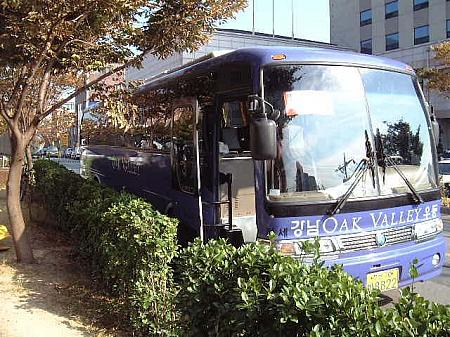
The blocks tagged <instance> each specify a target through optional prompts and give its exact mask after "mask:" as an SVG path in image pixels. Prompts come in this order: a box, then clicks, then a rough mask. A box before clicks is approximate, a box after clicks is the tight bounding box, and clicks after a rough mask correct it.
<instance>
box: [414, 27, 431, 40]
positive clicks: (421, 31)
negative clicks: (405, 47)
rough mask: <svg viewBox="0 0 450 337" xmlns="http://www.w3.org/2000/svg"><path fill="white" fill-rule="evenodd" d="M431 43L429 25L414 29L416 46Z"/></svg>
mask: <svg viewBox="0 0 450 337" xmlns="http://www.w3.org/2000/svg"><path fill="white" fill-rule="evenodd" d="M428 41H430V36H429V30H428V25H426V26H420V27H416V28H414V44H421V43H426V42H428Z"/></svg>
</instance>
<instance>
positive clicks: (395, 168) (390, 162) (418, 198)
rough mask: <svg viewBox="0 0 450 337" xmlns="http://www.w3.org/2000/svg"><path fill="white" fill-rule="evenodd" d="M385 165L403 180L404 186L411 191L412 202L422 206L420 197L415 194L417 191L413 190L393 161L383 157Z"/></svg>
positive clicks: (417, 193)
mask: <svg viewBox="0 0 450 337" xmlns="http://www.w3.org/2000/svg"><path fill="white" fill-rule="evenodd" d="M385 160H386V163H387V164H389V166H392V167H393V168H394V170H395V172H397V173H398V175H399V176H400V177H401V178H402V179H403V181H404V182H405V184H406V186H408V188H409V190H410V191H411V194H412V196H413V199H414V201H415V202H416V203H417V204H423V203H424V201H423V199H422V196H421V195H420V194H419V192H417V190H416V189H415V188H414V186H413V185H412V184H411V182H410V181H409V180H408V178H406V176H405V174H404V173H403V172H402V170H400V169H399V168H398V166H397V165H396V164H395V163H394V161H393V160H392V159H391V158H390V157H387V156H386V157H385Z"/></svg>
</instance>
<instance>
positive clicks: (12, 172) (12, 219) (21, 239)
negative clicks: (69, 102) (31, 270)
mask: <svg viewBox="0 0 450 337" xmlns="http://www.w3.org/2000/svg"><path fill="white" fill-rule="evenodd" d="M10 138H11V164H10V168H9V174H8V184H7V207H8V215H9V226H10V229H11V232H12V233H11V235H12V238H13V241H14V248H15V249H16V257H17V262H19V263H33V262H34V257H33V251H32V249H31V245H30V242H29V240H28V235H27V232H26V230H25V221H24V219H23V213H22V207H21V205H20V178H21V176H22V170H23V162H24V157H25V146H24V142H23V140H22V139H17V136H16V135H15V134H14V132H11V137H10Z"/></svg>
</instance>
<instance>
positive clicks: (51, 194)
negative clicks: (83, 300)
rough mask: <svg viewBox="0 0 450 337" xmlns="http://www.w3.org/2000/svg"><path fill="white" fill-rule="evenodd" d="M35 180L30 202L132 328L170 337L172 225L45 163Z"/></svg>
mask: <svg viewBox="0 0 450 337" xmlns="http://www.w3.org/2000/svg"><path fill="white" fill-rule="evenodd" d="M35 178H36V179H35V180H36V184H35V187H34V199H35V200H36V198H37V199H40V200H41V203H42V204H43V205H45V207H46V208H47V209H48V211H49V213H51V214H52V216H53V217H54V220H56V221H55V222H56V226H57V227H58V228H60V229H61V230H63V231H65V232H67V233H70V234H71V235H72V237H73V238H74V240H75V242H77V243H78V246H79V248H80V253H81V254H82V255H83V256H84V257H86V258H87V259H88V261H90V263H91V268H92V270H93V271H94V272H95V273H96V274H97V275H98V276H100V277H101V279H102V280H103V281H104V282H105V283H106V284H107V285H108V286H109V288H110V289H111V290H112V291H113V293H114V294H115V295H117V296H118V297H119V298H121V299H123V300H124V301H125V303H126V309H127V314H128V315H129V317H130V319H131V321H132V324H133V325H134V327H135V329H136V330H137V331H140V332H143V333H144V334H150V335H162V336H171V335H174V333H175V332H174V331H175V330H176V327H175V326H174V320H175V316H174V312H175V310H174V307H173V303H174V296H175V294H176V291H175V288H174V284H173V277H172V269H171V268H170V265H169V264H170V263H171V261H172V259H173V257H174V256H175V254H176V249H177V245H176V228H177V221H176V220H174V219H171V218H168V217H167V216H164V215H162V214H160V213H158V212H157V211H156V210H155V209H153V208H152V206H151V205H150V204H148V203H147V202H145V201H144V200H142V199H140V198H137V197H135V196H132V195H131V194H127V193H118V192H116V191H114V190H112V189H110V188H106V187H104V186H101V185H100V184H98V183H97V182H95V181H90V180H84V179H83V178H81V177H80V176H79V175H77V174H75V173H73V172H71V171H69V170H67V169H65V168H64V167H62V166H60V165H58V164H57V163H55V162H53V161H50V160H39V161H37V162H36V163H35Z"/></svg>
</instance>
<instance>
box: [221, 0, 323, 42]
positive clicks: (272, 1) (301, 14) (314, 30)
mask: <svg viewBox="0 0 450 337" xmlns="http://www.w3.org/2000/svg"><path fill="white" fill-rule="evenodd" d="M274 5H275V6H274ZM273 7H275V10H274V11H273ZM253 8H254V10H255V31H257V32H260V33H267V34H272V33H273V31H274V29H273V28H274V27H275V34H276V35H285V36H289V37H291V36H292V8H294V11H293V12H294V25H293V26H294V27H293V30H294V37H297V38H301V39H307V40H315V41H321V42H330V15H329V13H330V11H329V0H248V7H247V8H246V9H245V10H244V11H242V12H240V13H238V14H237V16H236V19H233V20H229V21H228V22H227V23H225V24H223V25H221V26H220V28H229V29H242V30H247V31H252V26H253V24H252V23H253V15H252V12H253ZM273 12H274V13H275V15H273V14H272V13H273ZM273 22H274V23H275V24H273Z"/></svg>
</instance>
